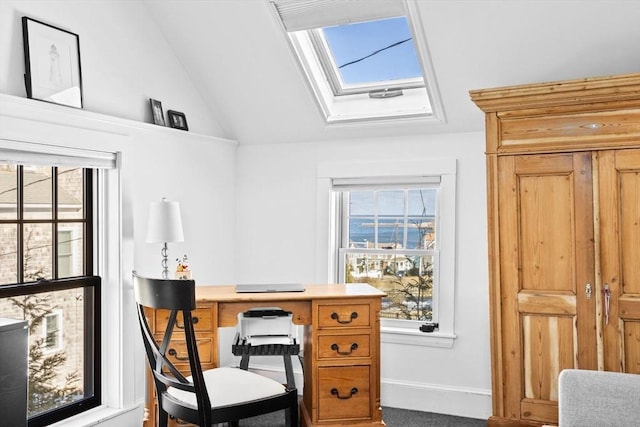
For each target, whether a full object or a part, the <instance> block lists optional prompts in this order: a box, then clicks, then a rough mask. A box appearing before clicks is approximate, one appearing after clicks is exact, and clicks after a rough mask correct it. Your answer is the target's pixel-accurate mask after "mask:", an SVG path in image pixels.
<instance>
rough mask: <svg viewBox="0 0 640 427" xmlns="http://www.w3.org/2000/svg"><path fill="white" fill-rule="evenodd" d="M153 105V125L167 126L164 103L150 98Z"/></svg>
mask: <svg viewBox="0 0 640 427" xmlns="http://www.w3.org/2000/svg"><path fill="white" fill-rule="evenodd" d="M149 102H150V103H151V115H152V116H153V123H154V124H156V125H160V126H166V125H165V124H164V113H163V112H162V103H161V102H160V101H158V100H157V99H153V98H150V99H149Z"/></svg>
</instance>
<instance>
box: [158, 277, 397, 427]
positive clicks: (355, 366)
mask: <svg viewBox="0 0 640 427" xmlns="http://www.w3.org/2000/svg"><path fill="white" fill-rule="evenodd" d="M305 289H306V290H305V292H283V293H259V294H238V293H236V292H235V288H234V286H197V287H196V299H197V309H196V312H195V313H194V316H195V317H196V318H197V319H198V321H197V323H196V324H195V328H196V334H197V340H198V348H199V349H200V357H201V361H202V365H203V368H204V369H209V368H213V367H216V366H218V361H219V360H220V359H219V356H218V351H219V349H218V328H219V327H225V326H227V327H228V326H235V325H236V324H237V321H238V314H239V313H242V312H245V311H247V310H248V309H250V308H255V307H274V306H275V307H281V308H282V309H284V310H287V311H291V312H292V314H293V322H294V323H295V324H298V325H303V328H304V343H303V346H304V389H303V390H302V393H303V397H302V402H301V405H300V421H301V425H302V426H303V427H312V426H324V427H338V426H344V425H350V426H352V425H356V426H384V425H385V424H384V422H383V421H382V410H381V407H380V319H379V314H380V300H381V298H382V297H383V296H384V295H385V294H384V293H383V292H381V291H380V290H378V289H376V288H374V287H372V286H369V285H364V284H349V285H344V284H341V285H333V284H332V285H305ZM148 316H149V324H150V325H151V327H152V328H153V329H154V332H157V333H159V334H161V333H162V331H163V330H164V329H163V326H164V325H166V322H167V318H168V312H166V310H157V311H156V312H149V313H148ZM174 343H175V345H174V347H175V348H176V360H175V362H176V366H178V367H181V366H183V365H185V363H184V362H182V365H181V364H180V363H181V362H180V359H181V358H182V357H183V356H184V354H183V353H181V349H184V347H182V345H183V343H182V342H181V341H180V332H177V333H176V339H175V340H172V344H174ZM229 351H230V349H229ZM181 354H183V356H181ZM187 365H188V363H187V364H186V365H185V368H187ZM147 387H151V389H153V383H151V382H150V383H148V386H147ZM148 395H149V396H150V398H149V401H148V402H147V403H148V405H147V408H149V420H150V421H151V422H150V423H149V424H147V425H150V426H153V425H154V423H153V419H154V418H155V411H151V408H155V402H154V397H153V393H152V392H150V393H148Z"/></svg>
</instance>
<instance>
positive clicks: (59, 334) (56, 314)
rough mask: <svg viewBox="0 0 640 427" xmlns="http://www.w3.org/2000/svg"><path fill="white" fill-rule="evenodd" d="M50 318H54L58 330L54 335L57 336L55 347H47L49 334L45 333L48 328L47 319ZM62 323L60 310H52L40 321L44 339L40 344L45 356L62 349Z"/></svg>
mask: <svg viewBox="0 0 640 427" xmlns="http://www.w3.org/2000/svg"><path fill="white" fill-rule="evenodd" d="M51 317H55V318H56V319H58V320H57V323H58V330H57V331H56V335H57V337H56V338H57V345H56V346H55V347H47V338H48V336H49V333H48V332H47V329H48V326H49V318H51ZM63 321H64V318H63V316H62V310H59V309H56V310H52V312H51V313H50V314H48V315H47V316H45V317H44V319H43V320H42V338H43V339H44V341H43V342H42V351H43V352H44V353H45V354H51V353H55V352H58V351H60V350H62V349H63V348H64V345H63V344H64V342H63V341H62V339H63V337H64V335H63Z"/></svg>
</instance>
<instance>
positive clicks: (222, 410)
mask: <svg viewBox="0 0 640 427" xmlns="http://www.w3.org/2000/svg"><path fill="white" fill-rule="evenodd" d="M133 285H134V291H135V299H136V304H137V310H138V319H139V321H140V328H141V330H142V336H143V341H144V346H145V350H146V352H147V358H148V361H149V365H150V367H151V371H152V373H153V379H154V383H155V387H156V394H157V397H158V426H159V427H166V426H167V423H168V415H171V416H173V417H175V418H177V419H180V420H182V421H186V422H190V423H193V424H197V425H199V426H200V427H210V426H211V425H212V424H214V423H216V424H217V423H224V422H227V423H232V424H233V425H237V421H238V420H240V419H243V418H249V417H254V416H256V415H261V414H266V413H269V412H275V411H279V410H283V409H284V410H285V411H286V420H287V426H288V427H294V426H297V425H298V395H297V390H296V389H295V387H293V388H292V387H285V386H283V385H282V384H280V383H279V382H277V381H275V380H272V379H270V378H267V377H264V376H261V375H258V374H255V373H252V372H248V371H245V370H242V369H238V368H227V367H224V368H215V369H209V370H206V371H204V372H203V371H202V367H201V366H200V358H199V356H198V348H197V346H196V337H195V332H194V328H193V323H192V318H191V311H192V310H194V309H195V307H196V298H195V281H193V280H167V279H151V278H145V277H141V276H139V275H137V274H136V273H135V272H134V273H133ZM144 307H149V308H152V309H167V310H171V312H170V316H169V322H168V324H167V329H166V331H165V332H164V335H163V338H162V342H161V343H160V344H158V343H157V342H156V340H155V339H154V337H153V334H152V333H151V329H150V328H149V324H148V322H147V318H146V316H145V313H144ZM178 312H181V313H182V316H183V319H184V322H183V323H184V329H182V330H183V331H184V338H185V340H186V346H187V352H188V356H189V366H190V370H191V376H188V377H185V376H184V375H183V374H181V373H180V371H178V369H177V368H176V367H175V366H174V365H173V363H171V361H170V360H169V359H168V358H167V356H166V353H167V352H168V347H169V342H170V341H171V335H172V333H173V330H174V326H176V317H177V314H178ZM180 338H182V337H180Z"/></svg>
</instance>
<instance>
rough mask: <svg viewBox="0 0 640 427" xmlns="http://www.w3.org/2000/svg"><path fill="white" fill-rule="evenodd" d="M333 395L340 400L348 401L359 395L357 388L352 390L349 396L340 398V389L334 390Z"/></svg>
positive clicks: (332, 390)
mask: <svg viewBox="0 0 640 427" xmlns="http://www.w3.org/2000/svg"><path fill="white" fill-rule="evenodd" d="M331 394H332V395H334V396H336V397H337V398H338V399H341V400H346V399H351V398H352V397H353V396H354V395H356V394H358V389H357V388H356V387H353V388H352V389H351V392H350V393H349V396H340V392H339V391H338V389H337V388H332V389H331Z"/></svg>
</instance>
